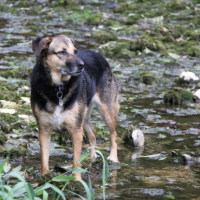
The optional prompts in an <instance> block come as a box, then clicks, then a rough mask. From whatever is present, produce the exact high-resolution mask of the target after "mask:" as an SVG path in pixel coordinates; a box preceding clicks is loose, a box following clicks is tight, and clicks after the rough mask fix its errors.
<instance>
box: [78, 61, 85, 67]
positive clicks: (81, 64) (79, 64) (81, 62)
mask: <svg viewBox="0 0 200 200" xmlns="http://www.w3.org/2000/svg"><path fill="white" fill-rule="evenodd" d="M78 66H79V67H80V68H84V62H83V61H82V60H80V61H79V62H78Z"/></svg>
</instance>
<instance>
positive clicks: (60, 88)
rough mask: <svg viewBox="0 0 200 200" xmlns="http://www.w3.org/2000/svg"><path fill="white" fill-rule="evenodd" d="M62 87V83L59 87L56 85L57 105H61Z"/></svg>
mask: <svg viewBox="0 0 200 200" xmlns="http://www.w3.org/2000/svg"><path fill="white" fill-rule="evenodd" d="M63 87H64V84H61V85H60V86H59V87H58V89H59V90H58V92H57V98H58V104H59V106H63V99H62V98H63V92H62V89H63Z"/></svg>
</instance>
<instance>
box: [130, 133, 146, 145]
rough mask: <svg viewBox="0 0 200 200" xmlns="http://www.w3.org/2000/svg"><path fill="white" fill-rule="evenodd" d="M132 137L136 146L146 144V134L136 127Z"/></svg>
mask: <svg viewBox="0 0 200 200" xmlns="http://www.w3.org/2000/svg"><path fill="white" fill-rule="evenodd" d="M132 138H133V143H134V147H142V146H144V134H143V132H142V131H141V130H140V129H136V130H134V131H133V132H132Z"/></svg>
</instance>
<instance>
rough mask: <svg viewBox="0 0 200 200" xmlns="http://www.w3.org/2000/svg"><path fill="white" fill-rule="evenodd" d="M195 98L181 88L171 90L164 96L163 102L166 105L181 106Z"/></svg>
mask: <svg viewBox="0 0 200 200" xmlns="http://www.w3.org/2000/svg"><path fill="white" fill-rule="evenodd" d="M195 99H196V97H195V96H194V95H193V94H192V92H190V91H188V90H184V89H182V88H172V89H170V90H168V91H167V92H166V93H165V95H164V102H165V103H167V104H174V105H181V104H183V103H185V102H194V101H195Z"/></svg>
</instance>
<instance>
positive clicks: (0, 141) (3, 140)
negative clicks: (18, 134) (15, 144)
mask: <svg viewBox="0 0 200 200" xmlns="http://www.w3.org/2000/svg"><path fill="white" fill-rule="evenodd" d="M7 140H8V138H7V136H6V134H5V133H3V131H1V130H0V145H4V144H5V143H6V141H7Z"/></svg>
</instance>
